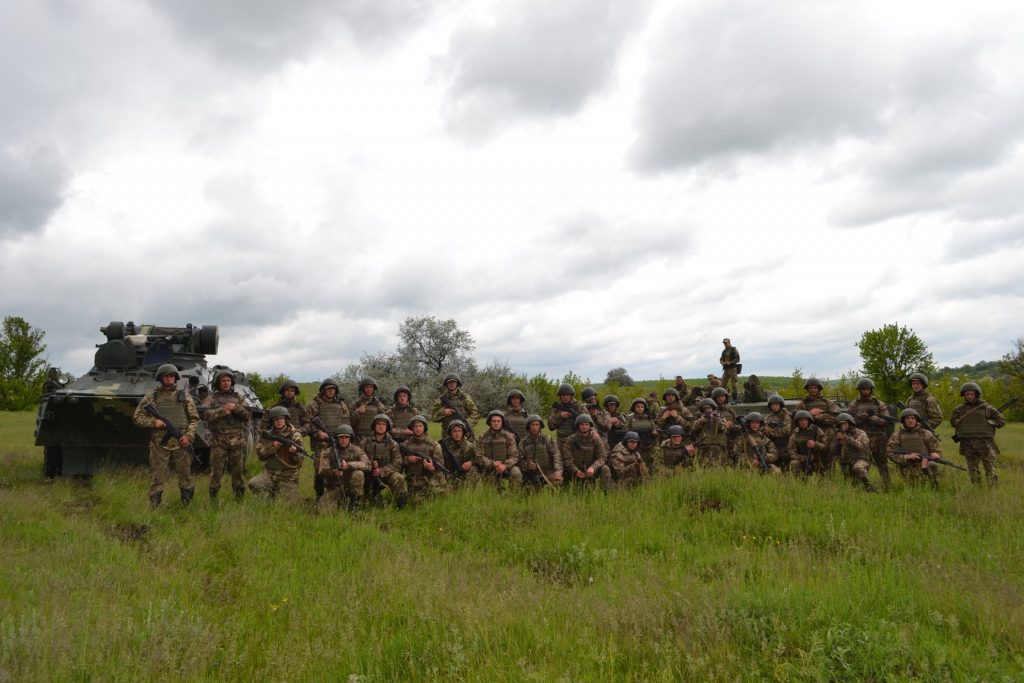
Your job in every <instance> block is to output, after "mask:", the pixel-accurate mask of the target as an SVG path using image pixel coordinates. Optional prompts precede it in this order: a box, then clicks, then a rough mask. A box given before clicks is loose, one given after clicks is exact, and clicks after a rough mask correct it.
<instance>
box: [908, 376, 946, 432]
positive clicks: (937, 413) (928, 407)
mask: <svg viewBox="0 0 1024 683" xmlns="http://www.w3.org/2000/svg"><path fill="white" fill-rule="evenodd" d="M927 388H928V378H927V377H925V376H924V375H922V374H921V373H920V372H915V373H914V374H912V375H911V376H910V390H911V391H912V392H913V393H911V394H910V397H909V398H907V407H908V408H913V409H914V410H916V411H917V414H918V416H919V419H920V421H921V422H920V426H921V427H924V428H925V429H927V430H930V431H932V432H934V431H936V430H937V429H938V428H939V425H940V424H942V406H941V405H939V399H937V398H935V397H934V396H932V395H931V394H930V393H928V392H927V391H925V389H927Z"/></svg>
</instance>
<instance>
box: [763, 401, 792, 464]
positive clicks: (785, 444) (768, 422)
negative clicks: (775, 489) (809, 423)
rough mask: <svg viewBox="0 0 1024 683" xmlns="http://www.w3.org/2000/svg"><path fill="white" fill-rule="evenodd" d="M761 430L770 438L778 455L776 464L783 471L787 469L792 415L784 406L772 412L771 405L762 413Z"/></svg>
mask: <svg viewBox="0 0 1024 683" xmlns="http://www.w3.org/2000/svg"><path fill="white" fill-rule="evenodd" d="M761 432H762V433H763V434H764V435H765V436H767V437H768V438H769V439H771V440H772V444H773V445H774V446H775V454H776V456H777V457H778V460H777V461H776V464H777V465H778V466H779V469H781V470H782V471H783V472H788V471H789V436H790V434H792V433H793V416H792V415H791V414H790V412H789V411H788V410H786V407H785V406H782V407H781V408H780V409H779V412H777V413H776V412H772V409H771V406H769V407H768V412H767V413H765V414H764V425H763V426H762V427H761Z"/></svg>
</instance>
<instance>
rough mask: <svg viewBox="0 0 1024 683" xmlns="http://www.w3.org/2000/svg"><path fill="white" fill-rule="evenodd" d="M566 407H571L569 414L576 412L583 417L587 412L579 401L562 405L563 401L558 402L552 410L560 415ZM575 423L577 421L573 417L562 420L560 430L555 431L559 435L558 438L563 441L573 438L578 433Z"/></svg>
mask: <svg viewBox="0 0 1024 683" xmlns="http://www.w3.org/2000/svg"><path fill="white" fill-rule="evenodd" d="M566 406H568V407H569V409H570V411H569V412H571V411H572V410H575V411H576V412H577V413H578V414H580V415H583V414H584V413H585V412H586V410H585V409H584V408H583V406H581V405H580V404H579V402H578V401H569V402H568V403H562V402H561V401H558V402H556V403H555V404H554V405H552V406H551V410H552V411H554V412H556V413H558V412H561V411H563V410H565V409H566ZM574 422H575V420H574V418H572V417H570V418H567V419H565V420H562V422H560V423H559V425H558V428H557V429H556V430H555V433H556V434H558V436H560V437H562V438H563V439H564V438H567V437H570V436H572V435H573V434H574V433H575V432H576V425H575V424H574Z"/></svg>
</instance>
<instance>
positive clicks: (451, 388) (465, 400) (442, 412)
mask: <svg viewBox="0 0 1024 683" xmlns="http://www.w3.org/2000/svg"><path fill="white" fill-rule="evenodd" d="M441 385H442V388H441V395H440V396H439V397H438V398H437V399H436V400H435V401H434V409H433V412H432V413H431V418H432V419H433V420H434V422H440V423H441V429H443V430H445V432H447V431H448V424H449V423H450V422H451V421H452V420H460V421H462V422H466V420H469V422H468V424H466V438H468V439H469V440H470V441H472V440H473V427H475V426H476V422H477V420H479V419H480V411H479V410H477V407H476V403H474V402H473V397H472V396H470V395H469V394H467V393H466V392H465V391H463V390H462V380H461V379H459V376H458V375H456V374H454V373H449V374H447V375H445V376H444V380H443V381H442V382H441Z"/></svg>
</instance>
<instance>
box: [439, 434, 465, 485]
mask: <svg viewBox="0 0 1024 683" xmlns="http://www.w3.org/2000/svg"><path fill="white" fill-rule="evenodd" d="M440 444H441V455H443V456H444V461H445V463H447V464H448V465H450V466H451V468H452V471H454V472H455V476H457V477H460V478H461V477H462V476H463V475H464V474H465V472H463V471H462V460H460V459H459V457H458V456H457V455H455V454H454V453H452V452H451V451H450V450H449V449H448V446H446V445H445V444H444V441H441V442H440Z"/></svg>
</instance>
